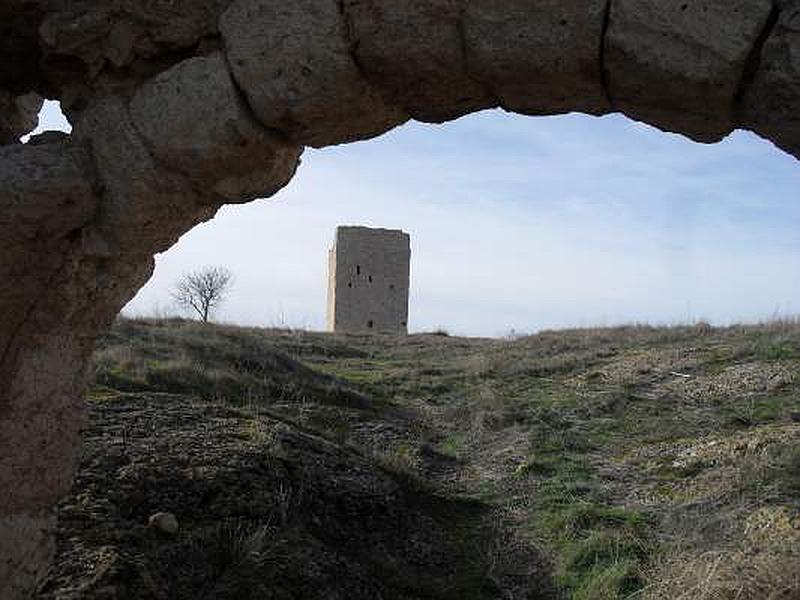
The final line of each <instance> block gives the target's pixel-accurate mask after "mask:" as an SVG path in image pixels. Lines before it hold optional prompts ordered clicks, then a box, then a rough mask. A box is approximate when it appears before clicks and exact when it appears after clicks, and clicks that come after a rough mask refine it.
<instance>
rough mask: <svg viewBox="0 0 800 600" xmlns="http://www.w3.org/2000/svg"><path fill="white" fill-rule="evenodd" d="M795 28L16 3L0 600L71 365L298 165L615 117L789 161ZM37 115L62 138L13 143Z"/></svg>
mask: <svg viewBox="0 0 800 600" xmlns="http://www.w3.org/2000/svg"><path fill="white" fill-rule="evenodd" d="M799 22H800V4H798V2H797V0H775V2H772V1H771V0H731V1H722V0H697V1H690V0H682V1H681V0H586V1H582V2H581V1H578V0H564V1H558V2H556V1H555V0H552V1H551V0H508V1H506V2H493V1H491V0H415V1H414V2H409V1H407V0H298V1H297V2H278V1H277V0H177V1H174V0H171V1H169V2H167V1H161V0H158V1H153V2H139V1H135V0H114V1H112V2H107V1H101V0H10V1H9V2H6V3H4V4H3V6H2V7H0V143H1V144H4V146H2V147H0V239H2V241H3V245H2V251H1V252H0V276H2V277H3V281H4V286H3V288H2V289H1V290H0V534H2V535H0V581H1V582H4V583H2V584H0V586H3V585H4V586H5V588H3V587H0V596H2V597H4V598H12V599H13V598H16V597H20V596H21V595H23V592H21V591H20V590H24V589H27V588H28V587H29V586H30V585H31V584H32V582H34V581H35V580H36V578H37V577H38V573H40V572H41V570H42V569H43V568H44V567H43V566H42V565H41V564H39V562H42V563H44V562H46V560H45V558H46V556H47V554H48V547H49V546H48V541H47V540H48V535H47V528H48V527H49V526H50V523H51V519H50V516H49V512H48V511H49V507H50V506H51V505H52V503H53V502H54V500H55V499H56V498H58V497H59V496H60V495H61V494H63V493H64V492H65V491H66V489H67V487H68V485H69V479H70V473H71V472H72V470H73V467H74V463H75V456H76V447H77V443H78V431H79V429H80V424H81V422H82V421H81V419H82V416H81V415H82V409H81V400H80V396H81V386H82V383H81V382H82V365H84V364H85V360H86V357H87V356H88V354H89V352H90V350H91V347H92V341H93V339H94V338H95V337H96V336H97V335H98V333H99V332H101V331H103V330H104V328H105V327H107V326H108V324H109V323H110V322H111V320H112V319H113V317H114V315H115V314H116V313H117V312H118V310H119V309H120V307H122V306H123V305H124V304H125V302H126V301H127V300H128V299H129V298H130V297H131V296H132V295H133V294H134V293H135V292H136V290H137V289H138V288H139V287H140V286H141V285H142V284H143V283H144V282H145V281H146V280H147V278H148V277H149V275H150V273H151V269H152V256H153V253H155V252H160V251H163V250H165V249H166V248H168V247H169V246H170V245H171V244H172V243H174V242H175V241H176V240H177V239H178V237H179V236H180V235H181V234H182V233H183V232H185V231H186V230H188V229H189V228H191V227H192V226H193V225H195V224H197V223H199V222H201V221H203V220H206V219H209V218H211V217H212V216H213V215H214V214H215V212H216V210H217V209H218V208H219V207H220V206H221V205H222V204H223V203H230V202H242V201H247V200H250V199H253V198H256V197H260V196H269V195H272V194H274V193H275V192H276V191H277V190H279V189H281V188H282V187H283V186H284V185H286V184H287V183H288V182H289V180H290V179H291V178H292V176H293V174H294V172H295V169H296V168H297V165H298V162H299V157H300V155H301V153H302V147H303V146H304V145H312V146H325V145H330V144H337V143H342V142H349V141H354V140H358V139H365V138H368V137H372V136H375V135H378V134H380V133H382V132H384V131H387V130H388V129H390V128H392V127H394V126H396V125H399V124H400V123H403V122H404V121H405V120H407V119H408V118H415V119H418V120H422V121H431V122H441V121H446V120H448V119H453V118H456V117H459V116H461V115H464V114H467V113H470V112H473V111H477V110H481V109H484V108H490V107H496V106H501V107H503V108H505V109H507V110H512V111H517V112H521V113H525V114H537V115H542V114H554V113H562V112H567V111H571V110H578V111H583V112H588V113H591V114H598V115H599V114H604V113H606V112H609V111H615V110H618V111H622V112H624V113H625V114H627V115H629V116H631V117H633V118H636V119H641V120H644V121H646V122H649V123H651V124H654V125H656V126H658V127H660V128H662V129H665V130H669V131H675V132H679V133H683V134H685V135H688V136H690V137H692V138H694V139H697V140H701V141H714V140H718V139H720V138H722V137H723V136H725V135H726V134H727V133H729V132H730V131H732V130H733V129H734V128H735V127H746V128H749V129H752V130H754V131H756V132H757V133H759V134H761V135H763V136H765V137H767V138H768V139H771V140H773V141H774V142H775V143H776V144H778V145H779V146H780V147H781V148H783V149H785V150H786V151H788V152H790V153H792V154H794V155H795V156H800V120H798V114H800V110H798V109H800V83H799V82H800V75H799V74H798V73H799V72H800V62H798V56H800V25H799V24H798V23H799ZM41 97H51V98H57V99H59V100H61V102H62V106H63V107H64V109H65V111H66V112H67V114H68V116H69V117H70V119H71V121H72V123H73V125H74V131H73V134H72V135H71V136H68V137H66V136H54V135H44V136H41V137H39V138H36V139H34V141H33V143H32V144H28V145H24V146H23V145H20V144H18V143H17V140H18V138H19V136H20V135H21V134H23V133H25V132H26V131H27V130H29V129H31V128H32V127H33V125H34V124H35V112H36V110H37V109H38V106H39V105H40V102H41ZM33 530H36V531H38V532H40V533H38V534H35V535H34V534H32V533H31V532H32V531H33ZM43 557H45V558H43Z"/></svg>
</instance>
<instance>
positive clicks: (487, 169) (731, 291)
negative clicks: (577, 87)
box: [43, 105, 800, 335]
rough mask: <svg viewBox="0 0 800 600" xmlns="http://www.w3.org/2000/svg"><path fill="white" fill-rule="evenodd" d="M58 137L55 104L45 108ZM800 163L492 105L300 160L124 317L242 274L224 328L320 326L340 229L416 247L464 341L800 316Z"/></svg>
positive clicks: (416, 312) (419, 282)
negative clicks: (289, 175) (185, 283)
mask: <svg viewBox="0 0 800 600" xmlns="http://www.w3.org/2000/svg"><path fill="white" fill-rule="evenodd" d="M43 117H44V118H43V125H44V127H45V128H58V127H60V126H63V124H62V125H59V121H58V119H57V109H56V107H55V106H53V105H50V106H48V108H47V109H46V111H45V114H43ZM798 190H800V163H798V161H796V160H795V159H793V158H791V157H789V156H788V155H786V154H784V153H782V152H780V151H779V150H777V149H775V148H774V147H773V146H772V145H771V144H770V143H769V142H766V141H763V140H760V139H759V138H757V137H756V136H754V135H752V134H750V133H746V132H736V133H734V134H733V135H731V136H730V137H729V138H728V139H726V140H725V141H723V142H722V143H720V144H716V145H713V146H707V145H701V144H695V143H693V142H691V141H689V140H687V139H685V138H683V137H681V136H677V135H672V134H665V133H662V132H660V131H658V130H656V129H653V128H651V127H649V126H646V125H643V124H640V123H636V122H634V121H631V120H628V119H626V118H624V117H622V116H620V115H611V116H607V117H603V118H595V117H588V116H583V115H576V114H573V115H565V116H561V117H548V118H531V117H521V116H515V115H509V114H506V113H503V112H500V111H487V112H483V113H479V114H476V115H471V116H469V117H465V118H462V119H460V120H458V121H455V122H452V123H448V124H446V125H441V126H432V125H424V124H419V123H410V124H408V125H406V126H404V127H401V128H399V129H396V130H394V131H392V132H390V133H388V134H386V135H384V136H382V137H380V138H378V139H375V140H370V141H367V142H361V143H357V144H351V145H348V146H340V147H334V148H328V149H325V150H320V151H311V150H310V151H307V153H306V154H305V156H304V159H303V165H302V166H301V168H300V170H299V172H298V175H297V177H296V178H295V180H294V181H293V182H292V183H291V184H290V185H289V186H288V187H287V188H286V189H285V190H283V191H282V192H281V193H279V194H278V195H277V196H275V197H273V198H272V199H269V200H263V201H258V202H254V203H251V204H248V205H245V206H235V207H226V208H223V209H222V211H221V212H220V213H219V215H218V217H217V218H216V219H214V220H213V221H211V222H210V223H207V224H204V225H200V226H198V227H197V228H195V229H194V230H192V231H191V232H189V233H188V234H186V235H185V236H184V237H183V238H182V239H181V240H180V242H179V243H178V244H177V245H176V246H175V247H174V248H172V249H171V250H170V251H169V252H166V253H164V254H163V255H160V256H159V257H158V258H157V269H156V273H155V275H154V277H153V279H152V280H151V281H150V282H149V283H148V284H147V286H146V287H145V288H144V289H143V290H141V292H140V293H139V294H138V295H137V296H136V298H134V299H133V301H131V303H130V304H129V305H128V306H127V307H126V309H125V312H126V313H127V314H131V315H147V314H172V313H174V312H175V308H174V307H173V306H172V302H171V299H170V294H169V288H170V286H171V285H172V284H173V283H174V281H175V280H176V279H177V278H178V277H179V276H180V275H181V273H183V272H185V271H188V270H191V269H193V268H195V267H198V266H201V265H205V264H215V265H216V264H219V265H225V266H227V267H228V268H230V269H231V270H232V271H233V272H234V275H235V287H234V288H233V291H232V293H231V295H230V297H229V298H228V300H227V302H226V303H225V305H224V306H223V308H222V310H221V311H220V313H219V315H218V317H219V319H220V320H225V321H228V322H235V323H241V324H251V325H267V326H270V325H281V326H283V325H288V326H294V327H305V328H311V329H322V328H323V326H324V319H325V314H324V312H325V294H326V289H327V288H326V267H327V263H326V260H327V248H328V246H329V245H330V243H331V241H332V237H333V232H334V229H335V227H336V226H337V225H339V224H365V225H373V226H381V227H392V228H402V229H405V230H406V231H408V232H409V233H410V234H411V236H412V294H411V307H410V323H409V325H410V327H411V329H412V330H415V331H420V330H429V329H432V328H436V327H443V328H445V329H448V330H449V331H451V332H453V333H459V334H467V335H503V334H506V333H508V332H510V331H512V330H514V331H516V332H532V331H536V330H539V329H542V328H560V327H572V326H585V325H612V324H617V323H627V322H634V321H635V322H643V321H646V322H651V323H659V324H661V323H677V322H685V321H693V320H698V319H707V320H710V321H712V322H715V323H730V322H736V321H754V320H760V319H765V318H770V317H772V316H774V315H783V316H786V315H792V314H797V313H798V312H800V203H798V201H797V199H798Z"/></svg>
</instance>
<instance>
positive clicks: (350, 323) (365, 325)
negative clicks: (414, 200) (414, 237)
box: [328, 227, 411, 333]
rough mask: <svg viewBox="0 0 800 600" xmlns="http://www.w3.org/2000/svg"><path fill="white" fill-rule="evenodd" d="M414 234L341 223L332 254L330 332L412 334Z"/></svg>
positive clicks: (329, 257) (337, 230) (329, 267)
mask: <svg viewBox="0 0 800 600" xmlns="http://www.w3.org/2000/svg"><path fill="white" fill-rule="evenodd" d="M410 259H411V242H410V238H409V235H408V234H407V233H404V232H402V231H400V230H394V229H370V228H368V227H338V228H337V229H336V239H335V241H334V244H333V247H332V248H331V249H330V252H329V255H328V330H329V331H336V332H347V333H364V332H381V333H407V332H408V286H409V271H410Z"/></svg>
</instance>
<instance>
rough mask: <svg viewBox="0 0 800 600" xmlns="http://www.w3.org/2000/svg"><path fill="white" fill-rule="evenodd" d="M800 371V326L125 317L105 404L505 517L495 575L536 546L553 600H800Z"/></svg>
mask: <svg viewBox="0 0 800 600" xmlns="http://www.w3.org/2000/svg"><path fill="white" fill-rule="evenodd" d="M799 373H800V324H798V323H797V322H791V321H786V322H774V323H769V324H765V325H759V326H734V327H728V328H722V329H717V328H712V327H709V326H707V325H704V324H700V325H696V326H686V327H669V328H657V327H646V326H635V327H634V326H632V327H618V328H609V329H583V330H573V331H563V332H543V333H541V334H538V335H534V336H530V337H520V338H515V339H507V340H488V339H464V338H456V337H450V336H445V335H412V336H408V337H392V336H376V335H372V336H343V335H329V334H317V333H308V332H299V331H287V330H258V329H244V328H234V327H222V326H208V325H207V326H202V325H200V324H197V323H190V322H185V321H124V320H123V321H120V322H119V323H118V324H117V326H116V327H115V329H114V330H113V332H112V333H111V334H109V336H108V337H107V338H106V339H105V340H104V341H103V343H102V344H101V346H100V348H99V349H98V352H97V354H96V359H95V367H94V373H93V380H92V381H93V382H92V386H91V389H90V398H91V399H93V400H94V401H95V402H102V403H106V402H112V403H113V402H115V401H118V400H119V398H122V397H124V396H125V394H130V393H139V394H141V393H153V392H169V393H171V394H183V395H188V396H192V397H195V398H197V399H202V400H205V401H208V402H213V403H223V404H228V405H231V406H235V407H237V410H241V411H243V412H242V414H243V415H246V414H248V411H250V412H252V413H253V414H263V413H266V414H269V415H272V416H274V417H276V418H280V419H282V420H284V421H285V422H286V423H290V424H292V425H293V426H296V427H298V428H302V430H303V431H308V432H314V434H315V435H320V436H323V437H324V438H325V439H327V440H330V441H331V442H333V443H335V444H336V445H337V446H339V447H342V448H350V449H352V450H353V451H357V452H358V453H359V454H360V455H362V456H364V457H367V458H368V459H369V460H370V461H372V462H373V464H375V465H377V467H378V468H380V469H381V470H383V471H384V472H386V473H389V474H391V475H392V477H394V478H395V479H396V480H398V481H402V482H404V485H407V486H408V488H409V489H418V490H421V491H424V492H425V493H435V494H437V495H439V496H441V497H444V498H451V499H454V500H456V499H457V500H458V501H464V502H466V501H471V502H477V503H480V504H481V505H485V506H488V507H492V519H494V520H495V521H496V530H497V531H496V535H493V536H490V537H489V538H486V539H487V540H489V541H487V542H486V543H484V544H482V546H481V547H480V548H476V549H475V552H477V553H483V554H484V556H482V557H481V564H483V565H486V569H487V573H486V576H487V577H489V578H491V577H492V576H493V573H492V568H493V567H492V565H499V562H498V560H497V557H498V556H501V555H503V554H504V553H509V552H511V550H512V549H513V548H516V547H519V548H522V547H537V548H539V549H540V551H541V552H542V553H543V554H544V555H546V556H547V557H548V562H549V565H550V566H549V574H547V575H546V576H547V577H548V578H549V579H550V581H551V582H552V584H553V586H552V587H553V590H555V591H554V592H553V595H555V596H561V597H565V598H573V599H576V600H578V599H582V600H589V599H595V600H600V599H612V598H630V597H632V598H684V599H687V600H688V599H693V600H694V599H703V598H707V599H718V598H719V599H728V598H730V599H734V598H736V599H753V600H756V599H762V598H792V597H798V595H800V378H799V377H798V374H799ZM523 555H524V553H522V554H520V556H523ZM498 568H499V567H498ZM502 569H503V573H504V574H503V577H502V578H501V577H499V576H498V581H500V580H501V579H502V584H500V583H498V585H497V589H498V590H501V591H502V595H487V596H486V597H505V598H529V597H534V596H533V595H531V594H532V592H531V587H530V584H528V585H524V584H523V583H521V582H522V581H523V580H524V579H525V573H524V571H525V565H524V564H523V563H514V564H512V565H509V564H505V565H504V566H503V567H502ZM510 572H514V573H516V574H517V575H518V576H517V577H516V578H514V577H509V575H508V574H509V573H510ZM534 572H535V576H536V577H538V578H540V582H539V584H540V585H539V586H538V587H539V589H540V590H541V591H542V593H544V590H547V589H549V588H550V586H549V584H547V585H546V584H545V583H544V582H542V581H541V578H542V577H543V575H542V569H541V565H537V568H536V569H533V570H532V571H531V573H528V575H529V576H532V574H533V573H534ZM548 593H549V592H548ZM442 597H445V596H442Z"/></svg>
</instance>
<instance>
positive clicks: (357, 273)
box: [356, 265, 361, 275]
mask: <svg viewBox="0 0 800 600" xmlns="http://www.w3.org/2000/svg"><path fill="white" fill-rule="evenodd" d="M356 275H361V265H356Z"/></svg>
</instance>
